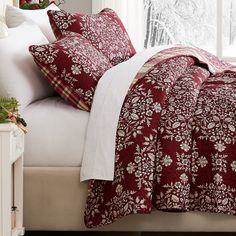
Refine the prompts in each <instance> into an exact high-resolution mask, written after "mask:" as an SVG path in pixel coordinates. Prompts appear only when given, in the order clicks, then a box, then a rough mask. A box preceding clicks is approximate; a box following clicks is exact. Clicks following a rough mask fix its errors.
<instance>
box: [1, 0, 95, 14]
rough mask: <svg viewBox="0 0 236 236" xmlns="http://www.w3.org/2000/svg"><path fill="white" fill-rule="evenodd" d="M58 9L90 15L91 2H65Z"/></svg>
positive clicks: (77, 0) (79, 0) (86, 0)
mask: <svg viewBox="0 0 236 236" xmlns="http://www.w3.org/2000/svg"><path fill="white" fill-rule="evenodd" d="M0 1H1V0H0ZM65 1H66V3H65V4H63V5H61V6H60V8H61V9H64V10H66V11H69V12H80V13H87V14H91V13H92V0H65Z"/></svg>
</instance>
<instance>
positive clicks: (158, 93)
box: [85, 48, 236, 227]
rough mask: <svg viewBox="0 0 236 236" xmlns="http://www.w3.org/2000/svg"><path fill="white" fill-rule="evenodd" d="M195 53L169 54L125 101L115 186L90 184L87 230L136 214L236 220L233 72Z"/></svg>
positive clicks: (145, 71)
mask: <svg viewBox="0 0 236 236" xmlns="http://www.w3.org/2000/svg"><path fill="white" fill-rule="evenodd" d="M230 67H231V65H230V64H227V63H225V62H222V61H220V60H219V59H217V58H216V57H214V56H212V55H211V54H209V53H207V52H205V51H203V50H200V49H194V48H172V49H167V50H164V51H162V52H160V53H158V54H157V55H155V56H154V57H152V58H151V59H150V60H149V61H148V62H147V63H146V64H145V65H144V66H143V67H142V68H141V70H140V72H139V73H138V74H137V76H136V78H135V79H134V82H133V84H132V86H131V87H130V90H129V92H128V94H127V96H126V99H125V101H124V104H123V107H122V110H121V114H120V119H119V124H118V128H117V134H116V135H117V136H116V161H115V177H114V181H99V180H93V181H92V182H91V184H90V187H89V193H88V198H87V206H86V211H85V224H86V226H87V227H96V226H101V225H105V224H110V223H112V222H114V221H116V220H117V219H119V218H121V217H123V216H125V215H129V214H134V213H150V212H151V210H152V209H158V210H163V211H175V212H176V211H181V212H183V211H195V210H197V211H204V212H219V213H226V214H232V215H236V73H234V72H233V70H234V68H231V69H230V70H229V68H230Z"/></svg>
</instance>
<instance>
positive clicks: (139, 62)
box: [80, 46, 170, 182]
mask: <svg viewBox="0 0 236 236" xmlns="http://www.w3.org/2000/svg"><path fill="white" fill-rule="evenodd" d="M169 47H170V46H159V47H154V48H150V49H147V50H145V51H143V52H141V53H138V54H136V55H135V56H133V57H132V58H131V59H129V60H128V61H126V62H123V63H121V64H119V65H117V66H115V67H113V68H111V69H110V70H108V71H107V72H106V73H105V74H104V75H103V77H102V78H101V79H100V81H99V83H98V86H97V88H96V92H95V95H94V100H93V106H92V109H91V113H90V118H89V122H88V129H87V135H86V140H85V148H84V155H83V160H82V166H81V172H80V173H81V174H80V181H81V182H83V181H85V180H91V179H97V180H107V181H112V180H113V179H114V169H115V168H114V167H115V144H116V130H117V125H118V121H119V116H120V111H121V108H122V105H123V102H124V100H125V97H126V94H127V92H128V90H129V87H130V85H131V83H132V81H133V79H134V78H135V76H136V74H137V73H138V71H139V70H140V68H141V67H142V66H143V64H144V63H145V62H146V61H147V60H148V59H149V58H150V57H152V56H153V55H155V54H156V53H157V52H159V51H161V50H163V49H166V48H169Z"/></svg>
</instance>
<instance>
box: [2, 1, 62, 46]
mask: <svg viewBox="0 0 236 236" xmlns="http://www.w3.org/2000/svg"><path fill="white" fill-rule="evenodd" d="M48 10H60V9H59V8H58V7H57V6H56V5H55V4H50V5H49V6H48V7H47V8H45V9H40V10H22V9H20V8H17V7H13V6H10V5H7V7H6V14H5V16H6V24H7V26H8V27H9V28H12V27H17V26H19V25H20V24H22V23H23V22H24V21H27V22H29V21H31V22H32V21H33V22H34V23H35V24H37V25H38V26H39V28H40V29H41V30H42V32H43V33H44V34H45V36H46V37H47V39H48V41H49V42H54V41H55V40H56V38H55V36H54V33H53V31H52V28H51V25H50V22H49V18H48V15H47V11H48Z"/></svg>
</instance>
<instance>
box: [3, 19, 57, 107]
mask: <svg viewBox="0 0 236 236" xmlns="http://www.w3.org/2000/svg"><path fill="white" fill-rule="evenodd" d="M32 43H34V44H45V43H48V40H47V39H46V38H45V36H44V34H43V33H42V32H41V30H40V29H39V27H38V26H37V25H32V24H30V23H23V24H22V25H20V26H18V27H16V28H9V29H8V37H6V38H1V39H0V55H1V63H0V96H6V97H16V98H17V100H18V101H19V103H20V104H21V106H20V109H24V108H25V107H26V106H27V105H28V104H30V103H31V102H34V101H35V100H38V99H42V98H45V97H48V96H51V95H52V94H54V91H53V90H52V89H51V88H50V87H49V86H48V84H47V83H46V81H44V80H43V79H42V77H43V76H42V74H41V72H40V70H39V69H38V68H37V66H36V65H35V63H34V61H33V60H32V57H31V55H30V53H29V52H28V47H29V46H30V45H31V44H32Z"/></svg>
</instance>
